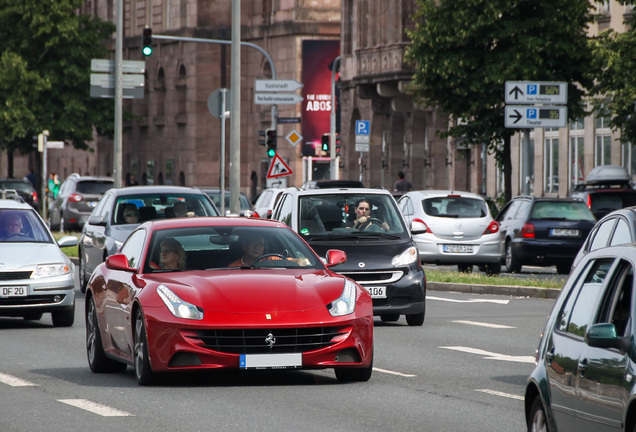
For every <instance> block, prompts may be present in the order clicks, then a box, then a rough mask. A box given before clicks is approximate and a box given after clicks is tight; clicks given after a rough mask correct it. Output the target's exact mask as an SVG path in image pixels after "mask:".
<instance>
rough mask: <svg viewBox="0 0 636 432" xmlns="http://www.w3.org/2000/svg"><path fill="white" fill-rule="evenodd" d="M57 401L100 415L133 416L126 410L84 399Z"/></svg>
mask: <svg viewBox="0 0 636 432" xmlns="http://www.w3.org/2000/svg"><path fill="white" fill-rule="evenodd" d="M58 402H62V403H65V404H67V405H71V406H74V407H76V408H80V409H83V410H85V411H89V412H92V413H93V414H97V415H100V416H102V417H133V415H132V414H130V413H128V412H126V411H120V410H118V409H115V408H111V407H109V406H106V405H102V404H98V403H96V402H92V401H89V400H86V399H58Z"/></svg>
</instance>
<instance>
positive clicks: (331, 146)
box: [329, 56, 342, 180]
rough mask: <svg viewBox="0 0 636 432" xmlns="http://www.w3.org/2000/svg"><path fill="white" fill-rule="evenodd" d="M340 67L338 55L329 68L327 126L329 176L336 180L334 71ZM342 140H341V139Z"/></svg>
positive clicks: (337, 173) (337, 175)
mask: <svg viewBox="0 0 636 432" xmlns="http://www.w3.org/2000/svg"><path fill="white" fill-rule="evenodd" d="M339 68H340V56H338V57H336V58H335V60H334V61H333V67H332V68H331V121H330V127H329V163H330V165H331V166H330V167H329V168H330V169H329V171H330V174H331V175H330V177H331V179H332V180H338V177H340V175H339V172H338V169H339V168H340V167H339V166H338V160H337V159H336V73H338V69H339ZM341 142H342V141H341Z"/></svg>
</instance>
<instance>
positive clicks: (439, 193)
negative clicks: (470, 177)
mask: <svg viewBox="0 0 636 432" xmlns="http://www.w3.org/2000/svg"><path fill="white" fill-rule="evenodd" d="M404 195H420V196H423V197H431V198H432V197H445V196H448V195H460V196H462V197H464V198H476V199H480V200H485V198H484V197H483V196H482V195H479V194H476V193H473V192H465V191H456V190H415V191H408V192H405V193H404V194H402V196H404Z"/></svg>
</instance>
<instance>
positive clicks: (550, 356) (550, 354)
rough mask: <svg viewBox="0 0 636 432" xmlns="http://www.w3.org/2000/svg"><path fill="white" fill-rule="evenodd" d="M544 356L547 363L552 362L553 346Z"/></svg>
mask: <svg viewBox="0 0 636 432" xmlns="http://www.w3.org/2000/svg"><path fill="white" fill-rule="evenodd" d="M545 358H546V360H547V361H548V365H550V364H552V360H554V347H552V349H551V350H550V351H548V352H547V353H545Z"/></svg>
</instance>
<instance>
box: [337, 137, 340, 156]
mask: <svg viewBox="0 0 636 432" xmlns="http://www.w3.org/2000/svg"><path fill="white" fill-rule="evenodd" d="M338 156H340V137H336V157H338Z"/></svg>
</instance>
